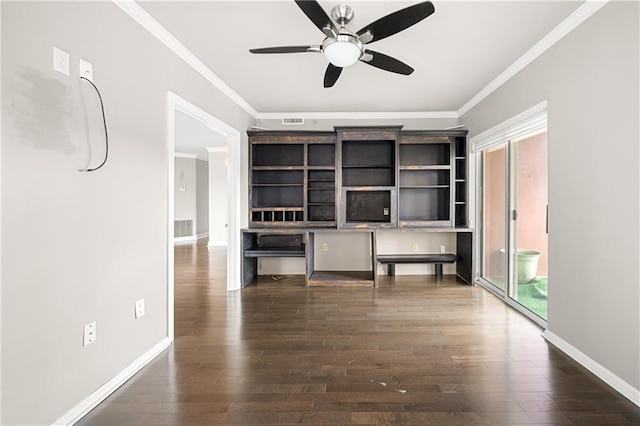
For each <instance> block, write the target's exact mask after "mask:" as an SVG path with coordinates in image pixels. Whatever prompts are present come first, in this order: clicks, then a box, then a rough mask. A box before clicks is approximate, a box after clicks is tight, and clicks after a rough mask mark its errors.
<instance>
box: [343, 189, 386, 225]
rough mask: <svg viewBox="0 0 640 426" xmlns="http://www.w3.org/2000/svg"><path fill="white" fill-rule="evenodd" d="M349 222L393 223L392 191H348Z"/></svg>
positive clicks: (347, 217)
mask: <svg viewBox="0 0 640 426" xmlns="http://www.w3.org/2000/svg"><path fill="white" fill-rule="evenodd" d="M346 203H347V215H346V221H347V222H363V223H366V222H383V223H384V222H391V192H390V191H346Z"/></svg>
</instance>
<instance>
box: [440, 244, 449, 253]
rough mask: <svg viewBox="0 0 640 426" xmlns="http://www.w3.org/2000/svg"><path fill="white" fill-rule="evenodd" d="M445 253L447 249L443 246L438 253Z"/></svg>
mask: <svg viewBox="0 0 640 426" xmlns="http://www.w3.org/2000/svg"><path fill="white" fill-rule="evenodd" d="M446 252H447V248H446V247H445V246H444V245H441V246H440V253H446Z"/></svg>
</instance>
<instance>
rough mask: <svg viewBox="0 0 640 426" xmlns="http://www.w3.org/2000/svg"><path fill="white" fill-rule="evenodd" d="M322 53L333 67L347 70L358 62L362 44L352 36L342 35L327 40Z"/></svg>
mask: <svg viewBox="0 0 640 426" xmlns="http://www.w3.org/2000/svg"><path fill="white" fill-rule="evenodd" d="M322 51H323V52H324V55H325V56H326V57H327V59H328V60H329V62H331V63H332V64H333V65H335V66H336V67H340V68H345V67H348V66H351V65H353V64H355V63H356V62H358V59H360V57H361V56H362V44H361V43H359V42H358V40H357V39H355V37H353V36H351V35H344V34H340V35H339V36H338V37H337V38H328V39H326V40H325V42H324V44H323V49H322Z"/></svg>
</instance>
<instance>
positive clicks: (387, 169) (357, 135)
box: [336, 127, 400, 228]
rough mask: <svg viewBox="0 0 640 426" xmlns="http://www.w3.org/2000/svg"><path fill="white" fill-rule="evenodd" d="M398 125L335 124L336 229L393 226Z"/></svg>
mask: <svg viewBox="0 0 640 426" xmlns="http://www.w3.org/2000/svg"><path fill="white" fill-rule="evenodd" d="M399 132H400V127H368V128H360V127H358V128H355V127H337V128H336V133H337V147H338V150H339V161H338V163H339V165H340V166H339V172H340V179H339V181H340V185H341V186H340V190H339V192H338V194H339V203H338V215H339V216H338V227H339V228H395V227H397V224H398V219H397V198H398V195H397V184H396V183H397V173H398V172H397V169H398V167H397V157H398V155H397V152H398V143H397V141H398V135H399Z"/></svg>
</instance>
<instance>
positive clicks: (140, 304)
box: [136, 299, 144, 319]
mask: <svg viewBox="0 0 640 426" xmlns="http://www.w3.org/2000/svg"><path fill="white" fill-rule="evenodd" d="M143 315H144V299H140V300H138V301H137V302H136V319H138V318H140V317H141V316H143Z"/></svg>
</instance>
